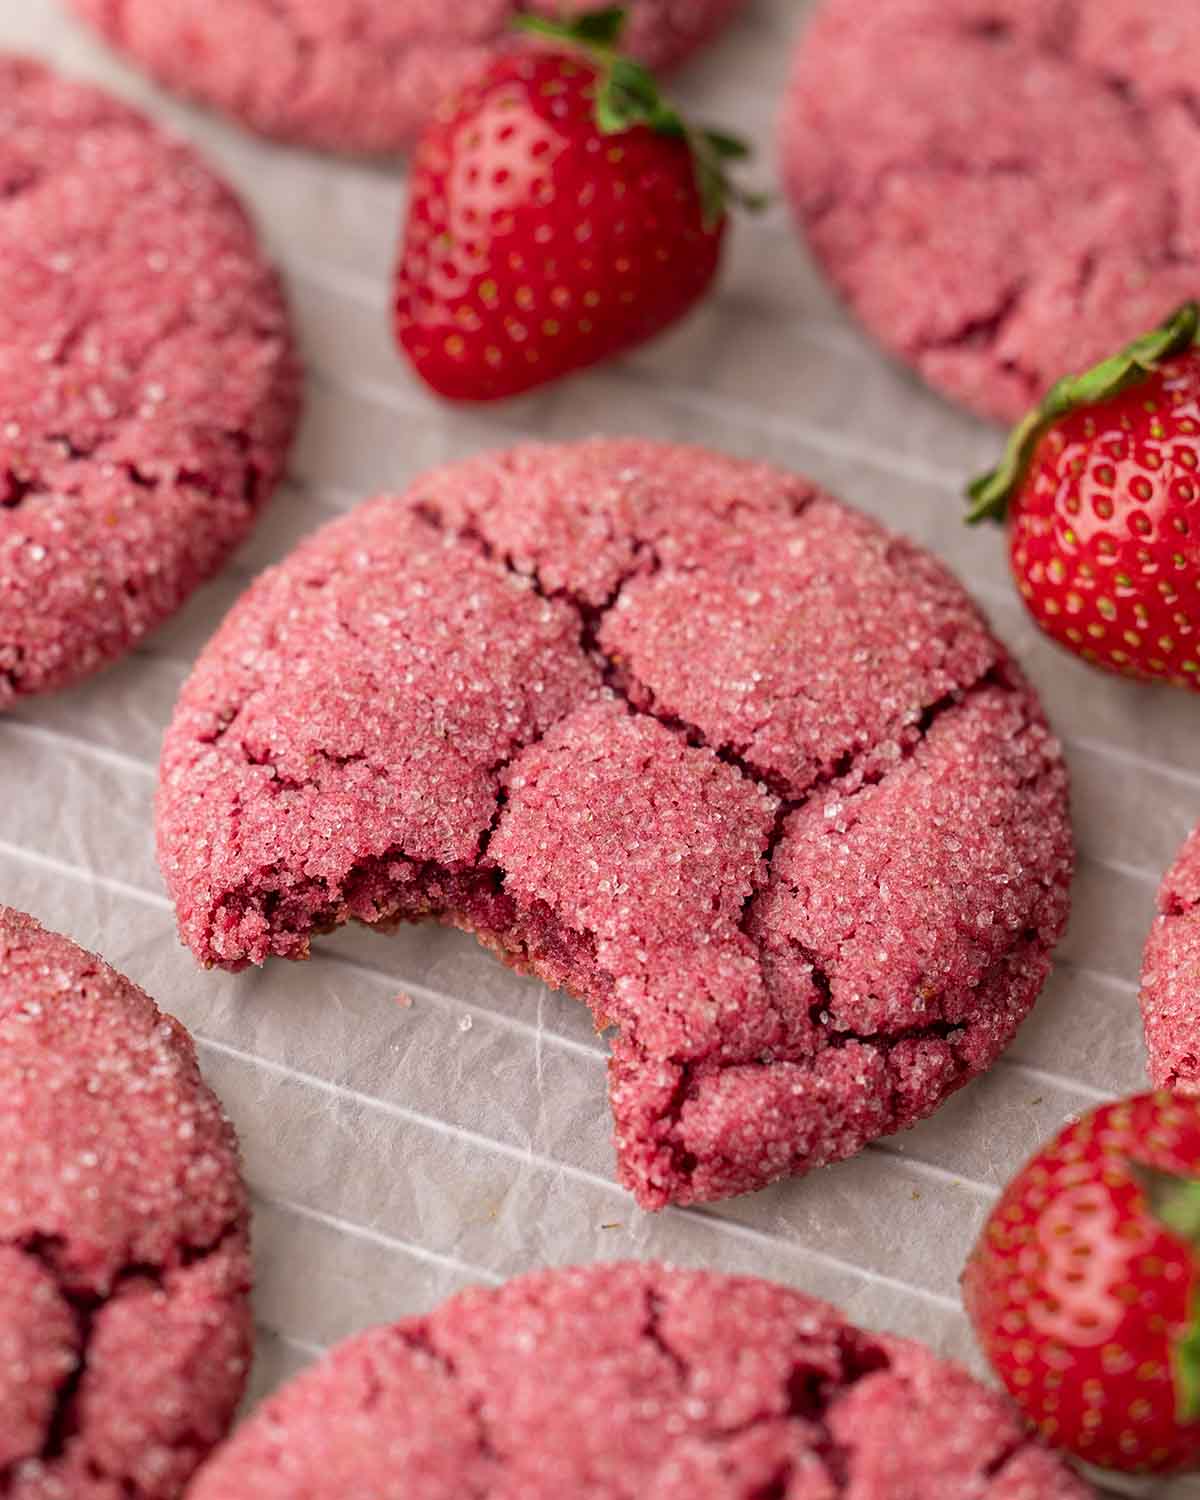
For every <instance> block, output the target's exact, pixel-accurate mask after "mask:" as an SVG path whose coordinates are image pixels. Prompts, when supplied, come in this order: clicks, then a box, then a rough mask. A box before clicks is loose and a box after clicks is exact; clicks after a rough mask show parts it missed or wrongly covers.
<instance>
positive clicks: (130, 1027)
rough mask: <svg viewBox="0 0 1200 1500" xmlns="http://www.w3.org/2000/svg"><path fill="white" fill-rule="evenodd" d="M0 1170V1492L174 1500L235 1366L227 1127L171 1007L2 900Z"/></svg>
mask: <svg viewBox="0 0 1200 1500" xmlns="http://www.w3.org/2000/svg"><path fill="white" fill-rule="evenodd" d="M0 1178H2V1180H3V1181H4V1184H5V1191H4V1194H3V1198H2V1201H0V1347H3V1348H4V1350H5V1358H4V1359H3V1360H0V1410H3V1411H4V1412H5V1415H6V1422H5V1424H4V1427H3V1430H2V1431H0V1496H3V1497H5V1500H9V1497H11V1500H41V1497H43V1496H50V1495H57V1494H70V1495H71V1496H72V1497H73V1500H111V1497H112V1496H113V1495H130V1496H134V1497H136V1500H177V1496H178V1495H179V1494H180V1493H181V1492H182V1490H183V1487H184V1485H185V1483H186V1481H187V1480H188V1478H189V1477H190V1475H191V1474H192V1472H193V1471H194V1470H195V1468H196V1467H197V1466H198V1464H199V1463H200V1461H201V1460H202V1459H203V1458H204V1457H205V1456H206V1455H207V1453H208V1452H209V1450H210V1449H211V1448H212V1447H214V1446H215V1444H216V1443H217V1442H218V1441H219V1440H220V1439H221V1438H222V1437H223V1436H224V1434H225V1432H226V1430H227V1428H228V1425H229V1423H230V1422H231V1420H232V1417H233V1413H234V1411H235V1409H236V1406H237V1403H238V1400H239V1398H240V1396H241V1392H242V1389H243V1385H244V1382H245V1377H246V1374H247V1371H248V1368H249V1356H250V1314H249V1302H248V1292H249V1285H250V1262H249V1246H248V1229H247V1221H248V1207H247V1203H246V1197H245V1191H244V1189H243V1187H242V1184H241V1179H240V1173H239V1165H238V1156H237V1147H236V1143H235V1141H234V1139H233V1135H232V1130H231V1128H230V1126H229V1123H228V1121H227V1120H226V1119H225V1117H224V1116H223V1114H222V1112H221V1109H220V1106H219V1104H218V1103H217V1101H216V1099H215V1097H214V1096H213V1095H212V1094H211V1093H210V1092H209V1090H208V1089H207V1087H206V1086H205V1085H204V1083H203V1081H202V1079H201V1077H200V1074H199V1070H198V1068H197V1066H196V1059H195V1053H194V1049H193V1047H192V1044H191V1041H190V1039H189V1038H188V1037H187V1034H186V1033H185V1032H184V1031H183V1029H182V1028H181V1027H180V1026H179V1025H178V1023H176V1022H174V1021H172V1020H170V1019H169V1018H168V1017H166V1016H164V1015H163V1014H162V1013H161V1012H159V1011H158V1009H157V1007H156V1006H155V1005H154V1004H153V1002H152V1001H151V1000H150V999H149V998H148V997H147V996H146V995H144V994H143V993H142V992H141V991H140V990H138V989H136V987H135V986H133V985H132V984H131V983H130V982H129V981H128V980H125V979H123V978H122V977H121V976H120V975H118V974H117V973H116V972H115V971H113V970H112V969H110V968H109V967H108V966H107V965H105V964H103V963H102V962H101V961H100V960H99V959H96V958H95V957H93V956H92V955H90V954H87V953H84V952H83V951H82V950H81V949H79V948H76V947H75V946H74V945H73V944H71V943H69V942H68V941H67V940H66V939H64V938H60V937H58V936H57V935H55V934H52V933H48V932H46V931H45V930H44V929H42V928H40V927H39V926H38V925H37V924H36V923H35V922H33V921H32V919H30V918H27V917H24V916H22V915H21V914H19V913H16V912H11V911H8V910H6V909H4V908H0ZM14 1381H15V1382H16V1383H15V1386H14V1385H13V1384H12V1382H14Z"/></svg>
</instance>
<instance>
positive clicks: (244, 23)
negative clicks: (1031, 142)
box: [0, 0, 745, 194]
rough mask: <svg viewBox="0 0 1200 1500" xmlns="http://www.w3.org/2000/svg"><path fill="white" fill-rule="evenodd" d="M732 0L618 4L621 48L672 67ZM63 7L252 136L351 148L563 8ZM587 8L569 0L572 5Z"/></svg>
mask: <svg viewBox="0 0 1200 1500" xmlns="http://www.w3.org/2000/svg"><path fill="white" fill-rule="evenodd" d="M744 3H745V0H689V3H688V4H687V5H684V6H680V5H678V4H676V3H675V0H630V3H629V5H628V7H627V9H628V11H629V27H628V31H627V33H626V45H627V47H628V49H629V50H632V51H633V52H635V53H636V54H638V55H639V56H641V57H642V58H643V59H644V60H646V61H647V62H649V63H650V64H651V65H652V66H662V65H666V64H671V63H675V62H678V61H680V60H681V59H682V58H684V57H685V56H687V55H688V54H689V53H691V52H693V51H694V50H695V49H696V48H698V47H700V46H701V45H703V44H704V43H705V42H707V41H708V40H709V39H710V38H711V37H712V36H713V35H715V33H716V32H717V31H718V30H719V29H720V28H721V27H722V26H723V25H724V24H725V23H726V22H727V21H728V20H729V19H730V18H731V17H732V16H733V15H734V14H735V12H737V11H738V10H740V9H741V8H742V6H743V5H744ZM72 4H73V7H74V9H75V10H76V11H77V12H79V13H80V14H81V15H82V16H84V17H85V19H87V20H88V21H90V22H91V23H92V25H93V26H95V27H96V29H97V30H98V31H100V33H101V34H102V35H103V36H105V37H106V38H107V39H108V40H109V41H110V42H112V43H113V44H114V45H115V46H117V47H119V48H121V49H122V50H124V51H126V52H128V53H130V54H131V55H132V56H133V57H134V58H136V59H137V61H138V62H140V63H141V64H142V66H143V67H145V68H146V69H148V70H149V72H151V73H152V74H153V75H154V76H155V77H156V78H158V79H159V80H160V81H161V82H163V83H166V84H167V85H168V87H171V88H174V89H176V90H178V91H179V92H180V93H182V94H184V95H188V96H191V97H193V98H196V99H199V100H201V101H202V102H204V103H206V104H210V105H213V106H215V107H216V108H218V109H224V110H226V111H228V112H229V113H230V114H232V115H234V116H235V117H236V118H238V119H240V120H243V121H245V123H247V124H248V125H250V126H251V127H252V128H253V129H256V130H258V131H261V132H262V133H263V134H265V135H270V136H276V137H278V138H280V139H282V140H288V141H298V142H303V143H306V144H308V145H313V146H317V147H322V148H324V149H327V150H334V151H348V152H356V153H380V152H387V153H394V152H396V151H398V150H404V149H406V148H407V147H408V146H410V145H411V144H412V143H413V141H414V140H415V139H416V137H417V136H418V135H419V133H420V132H421V131H422V130H423V129H424V127H425V126H426V125H427V124H428V123H429V121H430V120H431V119H432V118H434V116H435V113H436V109H437V105H438V103H439V102H440V100H441V99H442V98H443V97H445V96H447V95H451V94H453V93H454V92H455V91H456V89H458V88H459V87H460V86H461V85H462V84H464V83H466V82H467V80H468V79H469V78H470V76H471V75H472V74H473V73H475V72H477V71H478V70H479V69H480V68H481V67H482V66H483V65H484V64H485V63H486V62H487V61H488V59H489V58H491V57H494V56H495V55H496V52H497V51H498V50H499V49H500V48H502V47H506V46H510V45H511V44H512V39H513V35H514V33H513V20H514V17H515V16H516V15H517V14H518V13H520V12H522V11H542V12H544V13H546V14H548V15H552V16H556V17H557V16H559V15H561V14H562V11H563V9H564V7H563V5H562V3H561V0H469V3H467V0H455V3H453V4H447V0H404V3H403V4H397V3H395V0H355V3H353V4H339V5H336V6H335V5H331V4H330V3H329V0H237V3H236V4H234V5H225V4H219V5H213V4H212V3H211V0H119V3H118V0H72ZM589 4H590V0H575V5H574V8H575V9H580V8H583V9H586V8H588V5H589ZM570 8H571V7H570V6H568V7H567V9H570ZM2 192H3V179H0V194H2Z"/></svg>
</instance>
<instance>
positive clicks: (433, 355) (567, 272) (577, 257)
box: [395, 49, 725, 401]
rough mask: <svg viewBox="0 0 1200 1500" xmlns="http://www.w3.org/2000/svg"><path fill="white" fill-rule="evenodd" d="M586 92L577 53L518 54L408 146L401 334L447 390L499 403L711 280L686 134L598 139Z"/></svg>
mask: <svg viewBox="0 0 1200 1500" xmlns="http://www.w3.org/2000/svg"><path fill="white" fill-rule="evenodd" d="M596 89H597V73H596V70H595V68H594V67H593V66H592V64H590V63H589V61H588V60H587V59H586V57H582V56H578V55H576V54H574V53H571V52H560V51H543V50H534V49H522V50H518V51H515V52H513V53H512V54H511V55H509V56H506V57H503V58H501V59H499V60H498V61H496V62H495V63H493V64H492V65H491V66H490V67H489V68H488V70H487V71H486V72H485V73H484V74H483V75H482V76H481V77H480V78H479V79H478V80H477V81H476V82H475V83H474V84H473V85H471V86H469V87H468V88H467V89H466V90H465V91H464V92H463V93H462V94H461V95H460V96H459V98H458V99H457V101H455V102H454V103H452V104H450V105H448V106H447V107H446V109H445V110H444V112H443V115H442V117H440V118H439V119H437V120H436V121H435V122H434V123H433V124H432V126H431V127H430V129H429V130H428V132H427V133H426V135H425V137H424V139H423V141H422V142H421V144H420V146H419V147H418V150H417V152H416V155H415V157H414V159H413V165H412V174H411V182H410V197H409V209H408V222H407V228H406V232H405V242H404V247H403V251H402V254H401V260H400V265H399V269H398V273H397V281H396V300H395V321H396V336H397V338H398V340H399V342H400V344H401V346H402V347H403V349H404V350H405V352H406V353H407V354H408V356H409V358H410V359H411V361H412V363H413V365H414V366H415V368H416V370H417V372H418V373H419V374H420V375H421V376H422V378H423V379H424V380H425V381H426V382H427V383H428V384H429V385H430V386H432V387H433V389H434V390H435V391H437V392H438V393H439V394H440V395H442V396H446V397H449V398H452V399H456V400H460V401H490V400H497V399H502V398H504V397H508V396H514V395H517V394H519V393H520V392H522V391H525V390H529V389H531V388H532V387H534V386H538V385H542V384H544V383H546V382H547V381H551V380H556V379H558V378H559V377H561V376H563V375H566V374H568V373H570V372H571V371H574V370H578V369H581V368H582V367H584V366H586V365H590V364H594V363H596V362H597V361H600V360H604V359H608V358H611V357H612V356H613V355H615V354H617V353H619V352H620V351H622V350H624V349H627V348H630V347H632V346H633V345H635V344H640V343H642V342H643V341H644V340H646V339H649V338H652V337H653V336H654V335H655V334H657V333H659V332H660V331H661V330H662V329H664V328H666V327H668V326H669V325H670V324H671V323H674V322H675V321H676V320H677V319H679V318H681V317H682V316H683V315H684V313H686V312H687V311H688V310H689V309H690V308H691V307H692V306H693V305H694V304H695V303H696V302H697V301H698V300H699V299H700V297H702V296H703V294H704V292H705V291H706V290H707V288H708V286H709V284H710V283H711V281H712V279H713V276H714V275H715V273H716V270H717V266H718V264H719V261H720V254H721V243H722V239H723V235H724V230H725V218H724V216H722V217H721V218H720V220H719V221H718V222H716V223H715V224H713V225H711V226H706V225H705V222H704V215H703V209H702V204H701V199H700V193H699V189H698V187H697V184H696V177H695V170H694V166H693V161H692V155H691V152H690V150H689V148H688V146H687V144H686V143H685V142H684V141H683V140H682V139H680V138H678V137H676V136H669V135H663V134H660V133H658V132H656V131H654V130H651V129H650V128H648V127H647V126H644V125H638V126H634V127H632V128H630V129H628V130H625V131H622V132H621V133H619V134H615V135H604V134H602V133H601V131H600V129H599V127H598V126H597V124H596V121H595V108H596Z"/></svg>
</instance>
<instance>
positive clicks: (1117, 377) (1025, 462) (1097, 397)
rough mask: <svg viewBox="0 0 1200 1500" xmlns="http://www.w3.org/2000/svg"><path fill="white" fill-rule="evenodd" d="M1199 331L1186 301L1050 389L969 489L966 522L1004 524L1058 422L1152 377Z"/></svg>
mask: <svg viewBox="0 0 1200 1500" xmlns="http://www.w3.org/2000/svg"><path fill="white" fill-rule="evenodd" d="M1198 328H1200V303H1196V302H1185V303H1184V304H1183V306H1182V307H1181V308H1179V310H1178V311H1177V312H1174V313H1172V315H1171V316H1170V317H1169V318H1168V319H1167V321H1166V322H1165V323H1163V324H1161V325H1160V326H1159V327H1158V328H1154V329H1152V330H1151V331H1150V332H1149V333H1144V334H1143V335H1142V336H1141V338H1138V339H1135V340H1134V341H1133V343H1132V344H1129V345H1127V346H1126V348H1124V349H1122V350H1121V352H1120V353H1119V354H1114V355H1113V356H1112V358H1111V359H1106V360H1104V361H1103V362H1102V363H1101V364H1098V365H1095V366H1093V368H1092V369H1090V370H1086V371H1084V372H1083V374H1081V375H1067V376H1064V377H1063V379H1062V380H1060V381H1058V382H1057V384H1055V385H1053V386H1051V388H1050V390H1049V392H1048V393H1047V395H1046V398H1045V400H1044V401H1043V402H1042V404H1041V405H1040V406H1037V407H1035V408H1034V409H1033V411H1031V412H1029V413H1028V415H1027V416H1026V417H1025V418H1024V419H1023V420H1022V421H1021V422H1020V423H1019V424H1018V426H1016V427H1015V428H1014V429H1013V432H1012V435H1011V436H1010V438H1009V440H1008V447H1007V448H1006V449H1005V453H1004V457H1003V459H1002V460H1001V461H1000V464H999V466H998V467H997V468H995V469H992V470H991V471H990V472H989V473H987V474H983V475H981V476H980V477H979V478H978V479H975V480H973V481H972V482H971V484H970V485H969V486H968V487H967V496H968V498H969V499H970V501H971V508H970V510H969V511H968V512H967V520H968V521H969V522H970V523H971V524H972V525H974V524H975V523H976V522H978V521H984V520H988V521H1002V520H1003V519H1004V515H1005V512H1006V511H1007V509H1008V504H1009V501H1010V500H1011V499H1012V497H1013V495H1014V494H1015V493H1016V491H1017V489H1018V487H1019V486H1020V484H1021V482H1022V480H1023V479H1024V478H1025V474H1026V472H1027V471H1028V468H1029V465H1030V463H1031V462H1032V460H1033V455H1034V452H1035V450H1036V448H1037V445H1038V443H1039V442H1041V440H1042V438H1043V437H1044V436H1045V434H1046V433H1047V432H1048V431H1049V429H1050V428H1051V427H1053V425H1054V424H1055V422H1057V421H1059V420H1060V419H1061V418H1062V417H1065V416H1069V415H1070V413H1071V412H1073V411H1078V410H1079V408H1080V407H1084V406H1095V405H1097V404H1098V403H1099V402H1101V401H1108V400H1110V399H1111V398H1112V397H1113V396H1119V395H1120V394H1121V392H1122V391H1126V390H1128V389H1129V388H1130V386H1133V385H1137V384H1138V383H1139V382H1140V381H1143V380H1145V379H1146V377H1147V376H1148V375H1151V374H1152V373H1153V372H1154V371H1155V370H1156V369H1158V367H1159V365H1161V364H1162V363H1163V362H1164V361H1165V360H1168V359H1172V358H1174V356H1175V355H1176V354H1182V353H1183V352H1184V350H1185V349H1190V348H1191V347H1192V345H1193V344H1195V343H1196V341H1197V340H1196V335H1197V329H1198Z"/></svg>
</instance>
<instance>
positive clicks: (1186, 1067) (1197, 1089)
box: [1141, 828, 1200, 1094]
mask: <svg viewBox="0 0 1200 1500" xmlns="http://www.w3.org/2000/svg"><path fill="white" fill-rule="evenodd" d="M1141 1003H1142V1021H1143V1023H1144V1025H1145V1028H1146V1048H1147V1051H1148V1052H1149V1055H1150V1078H1151V1080H1152V1082H1153V1083H1154V1085H1155V1087H1156V1088H1164V1089H1179V1090H1180V1091H1182V1092H1184V1093H1189V1094H1200V828H1196V829H1195V830H1194V831H1193V832H1192V834H1191V835H1190V837H1189V838H1188V839H1187V841H1186V842H1185V844H1184V846H1183V848H1182V849H1181V850H1180V851H1179V856H1178V858H1177V859H1176V861H1175V863H1174V864H1173V865H1172V866H1171V868H1170V869H1169V870H1168V871H1167V873H1166V875H1165V876H1164V877H1163V883H1162V885H1161V886H1160V887H1159V891H1158V916H1157V917H1155V919H1154V926H1153V927H1152V928H1151V929H1150V937H1149V939H1148V940H1147V943H1146V952H1145V956H1144V958H1143V960H1142V989H1141Z"/></svg>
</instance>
